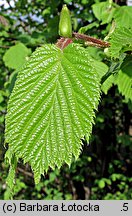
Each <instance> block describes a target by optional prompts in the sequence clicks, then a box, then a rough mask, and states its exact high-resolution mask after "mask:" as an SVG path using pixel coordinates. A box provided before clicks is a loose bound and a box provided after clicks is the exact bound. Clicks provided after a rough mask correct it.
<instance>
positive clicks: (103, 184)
mask: <svg viewBox="0 0 132 216" xmlns="http://www.w3.org/2000/svg"><path fill="white" fill-rule="evenodd" d="M98 186H99V188H101V189H102V188H104V187H105V181H104V180H103V179H101V180H99V182H98Z"/></svg>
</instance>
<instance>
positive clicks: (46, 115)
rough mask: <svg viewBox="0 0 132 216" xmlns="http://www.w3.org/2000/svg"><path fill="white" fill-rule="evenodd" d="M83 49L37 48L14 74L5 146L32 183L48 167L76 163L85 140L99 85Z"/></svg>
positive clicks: (90, 124) (88, 134) (49, 46)
mask: <svg viewBox="0 0 132 216" xmlns="http://www.w3.org/2000/svg"><path fill="white" fill-rule="evenodd" d="M92 64H93V61H92V59H91V57H90V56H89V54H88V52H87V50H86V49H84V48H83V47H81V46H80V45H77V44H70V45H69V46H67V47H66V48H65V49H64V50H63V51H62V50H60V49H59V48H58V47H56V46H55V45H50V44H49V45H45V46H44V47H41V48H38V49H37V50H36V51H35V52H34V53H33V54H32V56H31V58H30V60H29V61H28V62H27V63H26V65H25V66H24V67H23V68H22V69H21V70H20V71H19V72H18V78H17V81H16V83H15V87H14V89H13V92H12V94H11V97H10V100H9V103H8V109H7V115H6V142H7V143H9V148H10V149H11V151H12V152H13V153H14V154H15V156H16V157H17V159H18V158H22V159H23V160H24V162H25V163H26V162H29V163H30V165H31V167H32V169H33V171H34V174H35V181H36V182H38V181H39V179H40V175H41V174H43V173H44V171H47V170H48V168H49V167H51V168H54V167H55V166H57V167H60V166H61V165H62V164H63V163H64V162H66V163H67V164H69V165H70V163H71V160H72V155H74V156H75V158H78V156H79V154H80V150H81V148H82V143H81V138H83V137H84V136H86V137H87V138H89V136H90V134H91V130H92V124H93V123H94V116H95V112H94V110H96V109H97V105H98V101H99V95H100V85H99V80H98V78H97V77H96V71H95V69H94V67H93V66H92Z"/></svg>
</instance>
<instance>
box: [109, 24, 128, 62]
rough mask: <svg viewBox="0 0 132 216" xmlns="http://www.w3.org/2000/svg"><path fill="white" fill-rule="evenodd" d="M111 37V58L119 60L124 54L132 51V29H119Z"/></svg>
mask: <svg viewBox="0 0 132 216" xmlns="http://www.w3.org/2000/svg"><path fill="white" fill-rule="evenodd" d="M110 37H111V38H110V41H109V42H110V44H111V46H110V48H109V51H110V54H111V57H114V58H119V55H120V54H121V53H122V52H125V51H131V50H132V28H129V29H128V28H125V27H122V28H117V29H115V31H114V32H113V33H112V34H111V36H110Z"/></svg>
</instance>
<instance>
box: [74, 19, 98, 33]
mask: <svg viewBox="0 0 132 216" xmlns="http://www.w3.org/2000/svg"><path fill="white" fill-rule="evenodd" d="M93 27H96V28H97V27H99V23H98V22H93V23H90V24H88V25H87V26H84V27H81V28H80V29H79V31H78V32H79V33H81V34H84V33H85V32H87V31H88V30H90V29H92V28H93Z"/></svg>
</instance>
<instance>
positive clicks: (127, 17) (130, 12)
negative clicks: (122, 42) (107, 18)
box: [113, 6, 132, 28]
mask: <svg viewBox="0 0 132 216" xmlns="http://www.w3.org/2000/svg"><path fill="white" fill-rule="evenodd" d="M113 17H114V19H115V22H116V25H117V26H118V27H120V26H121V27H123V26H124V27H125V28H130V27H131V28H132V7H128V6H122V7H118V8H117V9H116V11H115V13H114V16H113Z"/></svg>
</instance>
